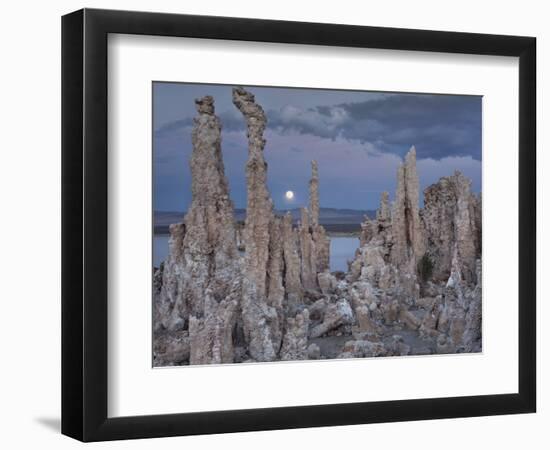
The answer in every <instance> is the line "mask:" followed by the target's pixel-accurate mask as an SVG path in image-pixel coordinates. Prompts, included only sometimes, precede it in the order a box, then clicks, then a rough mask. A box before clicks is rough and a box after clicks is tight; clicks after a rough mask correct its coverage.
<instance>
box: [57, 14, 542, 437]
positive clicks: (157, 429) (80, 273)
mask: <svg viewBox="0 0 550 450" xmlns="http://www.w3.org/2000/svg"><path fill="white" fill-rule="evenodd" d="M109 33H123V34H137V35H152V36H178V37H193V38H208V39H222V40H239V41H259V42H277V43H289V44H310V45H325V46H341V47H368V48H377V49H393V50H414V51H429V52H448V53H465V54H478V55H502V56H515V57H519V104H518V108H519V142H518V152H519V168H518V170H519V291H518V292H517V296H518V302H519V323H518V329H519V386H518V393H511V394H499V395H480V396H470V397H452V398H430V399H418V400H400V401H379V402H366V403H346V404H337V405H312V406H299V407H294V406H290V407H279V408H264V409H248V410H232V411H211V412H199V413H184V414H167V415H145V416H134V417H117V418H108V417H107V393H108V383H107V192H108V185H107V98H108V92H107V36H108V34H109ZM535 91H536V39H535V38H533V37H517V36H502V35H488V34H471V33H457V32H439V31H423V30H409V29H395V28H378V27H363V26H349V25H333V24H320V23H301V22H286V21H272V20H257V19H243V18H226V17H207V16H191V15H175V14H157V13H144V12H128V11H108V10H94V9H83V10H80V11H76V12H74V13H71V14H68V15H66V16H63V18H62V433H63V434H66V435H68V436H71V437H73V438H76V439H79V440H82V441H103V440H113V439H131V438H149V437H161V436H177V435H192V434H212V433H228V432H238V431H255V430H274V429H283V428H299V427H320V426H330V425H350V424H362V423H377V422H398V421H407V420H424V419H438V418H454V417H468V416H486V415H497V414H515V413H529V412H535V409H536V338H535V336H536V320H535V319H536V103H535V102H536V96H535ZM510 295H514V294H513V293H510Z"/></svg>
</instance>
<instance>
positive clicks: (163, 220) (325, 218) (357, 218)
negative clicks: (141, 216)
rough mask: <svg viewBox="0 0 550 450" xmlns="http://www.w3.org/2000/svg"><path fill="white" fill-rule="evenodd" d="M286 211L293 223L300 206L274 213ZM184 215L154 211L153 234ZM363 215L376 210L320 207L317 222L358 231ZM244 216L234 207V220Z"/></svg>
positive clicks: (338, 229)
mask: <svg viewBox="0 0 550 450" xmlns="http://www.w3.org/2000/svg"><path fill="white" fill-rule="evenodd" d="M287 211H289V212H290V214H291V215H292V220H293V222H294V223H296V222H297V221H298V220H300V214H301V213H300V208H293V209H289V210H275V213H276V214H277V215H278V216H283V215H285V214H286V213H287ZM184 215H185V212H177V211H155V212H154V225H155V234H167V233H168V227H169V226H170V224H172V223H178V222H182V221H183V217H184ZM365 215H366V216H368V217H371V218H374V217H375V216H376V211H374V210H359V209H345V208H342V209H340V208H321V209H320V212H319V222H320V223H321V225H323V226H324V227H325V228H326V229H327V231H329V232H350V231H359V229H360V226H361V222H362V221H363V219H364V217H365ZM245 218H246V209H243V208H236V209H235V220H237V221H244V220H245Z"/></svg>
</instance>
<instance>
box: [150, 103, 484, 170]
mask: <svg viewBox="0 0 550 450" xmlns="http://www.w3.org/2000/svg"><path fill="white" fill-rule="evenodd" d="M266 114H267V117H268V129H271V130H274V131H277V132H279V133H287V132H297V133H300V134H310V135H313V136H319V137H323V138H329V139H336V138H338V137H343V138H345V139H352V140H357V141H359V142H363V143H365V142H368V143H371V144H373V145H374V146H375V147H376V148H377V149H378V150H379V151H381V152H387V153H393V154H397V155H399V156H403V155H404V154H405V152H406V151H407V150H408V149H409V148H410V147H411V146H412V145H415V146H416V149H417V152H418V158H432V159H436V160H439V159H441V158H445V157H449V156H471V157H472V158H474V159H476V160H481V97H473V96H452V95H420V94H418V95H415V94H389V95H380V96H378V97H374V98H372V99H368V100H366V101H359V102H348V103H341V104H337V105H331V106H325V105H322V106H316V107H309V108H300V107H297V106H294V105H286V106H283V107H281V108H279V109H269V110H267V113H266ZM219 116H220V119H221V121H222V124H223V128H224V130H229V131H241V130H244V121H243V120H242V117H240V116H239V115H238V113H237V112H236V111H224V112H221V113H219ZM192 123H193V122H192V118H187V119H183V120H177V121H174V122H171V123H168V124H166V125H164V126H162V127H161V128H159V129H158V130H157V131H156V133H155V134H156V136H157V137H162V136H163V135H166V134H169V133H174V132H178V130H181V129H183V128H185V127H188V126H192Z"/></svg>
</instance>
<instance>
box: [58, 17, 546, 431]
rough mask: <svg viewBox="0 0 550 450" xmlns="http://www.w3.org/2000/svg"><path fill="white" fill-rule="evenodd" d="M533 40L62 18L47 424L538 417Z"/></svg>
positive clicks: (232, 424) (188, 427)
mask: <svg viewBox="0 0 550 450" xmlns="http://www.w3.org/2000/svg"><path fill="white" fill-rule="evenodd" d="M535 67H536V41H535V38H532V37H517V36H496V35H485V34H469V33H458V32H438V31H423V30H406V29H390V28H375V27H360V26H348V25H333V24H319V23H299V22H283V21H268V20H256V19H243V18H226V17H205V16H188V15H171V14H157V13H142V12H127V11H125V12H122V11H106V10H89V9H84V10H80V11H77V12H74V13H72V14H69V15H66V16H64V17H63V20H62V109H63V114H62V116H63V117H62V122H63V130H62V147H63V148H62V165H63V167H62V176H63V193H62V197H63V198H62V204H63V213H62V214H63V217H62V226H63V230H62V242H63V248H62V256H63V264H62V272H63V273H62V286H63V298H62V327H63V329H62V378H63V379H62V432H63V433H64V434H66V435H68V436H71V437H73V438H76V439H79V440H82V441H101V440H113V439H130V438H146V437H161V436H177V435H190V434H210V433H226V432H237V431H253V430H272V429H283V428H299V427H318V426H330V425H346V424H360V423H374V422H394V421H405V420H423V419H437V418H452V417H467V416H481V415H496V414H515V413H528V412H535V404H536V379H535V377H536V360H535V355H536V348H535V335H536V330H535V326H536V318H535V302H536V297H535V295H536V286H535V274H536V271H535V263H536V257H535V248H536V242H535V239H536V222H535V219H536V189H535V186H536V178H535V175H536V157H535V146H536V145H535V144H536V142H535V138H536V105H535V91H536V75H535V74H536V70H535Z"/></svg>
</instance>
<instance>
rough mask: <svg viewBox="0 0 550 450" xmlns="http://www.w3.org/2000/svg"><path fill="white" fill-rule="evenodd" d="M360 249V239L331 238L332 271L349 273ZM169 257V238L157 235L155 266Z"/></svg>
mask: <svg viewBox="0 0 550 450" xmlns="http://www.w3.org/2000/svg"><path fill="white" fill-rule="evenodd" d="M357 247H359V239H358V238H356V237H331V238H330V270H331V271H332V272H333V271H335V270H341V271H342V272H347V270H348V264H347V261H348V260H352V259H353V257H354V255H355V250H356V249H357ZM167 256H168V236H167V235H157V236H155V237H154V242H153V264H154V266H155V267H158V266H159V265H160V263H161V262H162V261H164V260H165V259H166V257H167Z"/></svg>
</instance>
